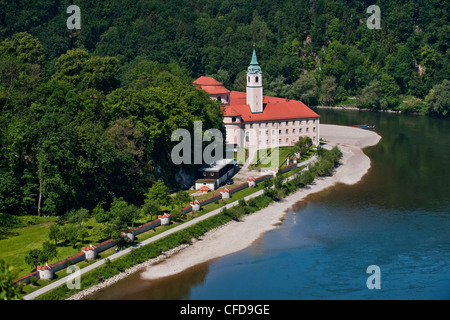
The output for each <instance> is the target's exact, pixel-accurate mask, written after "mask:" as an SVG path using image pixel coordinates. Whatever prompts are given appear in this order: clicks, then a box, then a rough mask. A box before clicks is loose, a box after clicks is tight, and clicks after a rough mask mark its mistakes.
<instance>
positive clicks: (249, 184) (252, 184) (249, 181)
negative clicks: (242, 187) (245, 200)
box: [247, 177, 256, 188]
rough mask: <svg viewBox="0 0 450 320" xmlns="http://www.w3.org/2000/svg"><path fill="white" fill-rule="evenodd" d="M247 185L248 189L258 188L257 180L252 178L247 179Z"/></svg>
mask: <svg viewBox="0 0 450 320" xmlns="http://www.w3.org/2000/svg"><path fill="white" fill-rule="evenodd" d="M247 183H248V187H249V188H254V187H256V182H255V178H253V177H250V178H248V179H247Z"/></svg>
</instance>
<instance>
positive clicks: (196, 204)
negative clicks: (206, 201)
mask: <svg viewBox="0 0 450 320" xmlns="http://www.w3.org/2000/svg"><path fill="white" fill-rule="evenodd" d="M190 204H191V207H192V211H200V209H201V205H200V201H198V200H195V201H194V202H192V201H191V203H190Z"/></svg>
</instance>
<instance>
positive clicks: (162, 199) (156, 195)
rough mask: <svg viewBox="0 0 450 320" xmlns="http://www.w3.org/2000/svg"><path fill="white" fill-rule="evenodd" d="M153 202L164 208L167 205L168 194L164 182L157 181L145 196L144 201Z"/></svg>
mask: <svg viewBox="0 0 450 320" xmlns="http://www.w3.org/2000/svg"><path fill="white" fill-rule="evenodd" d="M150 200H153V201H155V202H156V203H157V204H158V205H160V206H166V205H168V204H169V194H168V192H167V187H166V186H165V185H164V182H162V181H161V180H158V181H157V182H155V183H154V184H153V185H152V186H151V187H150V188H149V190H148V192H147V193H146V194H145V201H150Z"/></svg>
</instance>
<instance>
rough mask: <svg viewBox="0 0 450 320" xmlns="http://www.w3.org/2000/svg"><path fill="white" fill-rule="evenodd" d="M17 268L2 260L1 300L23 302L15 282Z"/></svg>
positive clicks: (0, 270)
mask: <svg viewBox="0 0 450 320" xmlns="http://www.w3.org/2000/svg"><path fill="white" fill-rule="evenodd" d="M17 271H18V270H17V268H15V267H13V266H9V265H7V264H6V263H5V261H4V260H0V300H21V299H20V293H19V289H20V288H17V289H16V284H15V283H14V282H13V281H14V280H15V279H16V276H17Z"/></svg>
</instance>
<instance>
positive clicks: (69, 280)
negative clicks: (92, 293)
mask: <svg viewBox="0 0 450 320" xmlns="http://www.w3.org/2000/svg"><path fill="white" fill-rule="evenodd" d="M315 159H316V156H313V157H311V158H310V159H308V160H306V161H303V162H301V163H300V164H299V166H300V165H304V164H307V163H310V162H311V161H314V160H315ZM294 177H295V176H290V177H288V178H287V179H286V181H289V180H292V179H293V178H294ZM263 193H264V190H259V191H257V192H255V193H252V194H251V195H248V196H247V197H244V199H245V200H246V201H247V200H250V199H251V198H255V197H257V196H260V195H261V194H263ZM238 202H239V201H234V202H232V203H229V204H227V205H225V206H223V207H220V208H218V209H216V210H213V211H211V212H208V213H206V214H204V215H202V216H200V217H197V218H195V219H192V220H190V221H188V222H185V223H183V224H181V225H179V226H176V227H174V228H172V229H169V230H167V231H164V232H162V233H160V234H158V235H156V236H154V237H151V238H149V239H147V240H144V241H142V242H139V243H137V244H135V245H133V246H130V247H128V248H127V249H124V250H121V251H119V252H117V253H114V254H112V255H110V256H109V257H107V258H105V259H102V260H99V261H97V262H95V263H93V264H91V265H89V266H87V267H85V268H83V269H81V270H80V271H79V272H80V273H81V274H80V276H81V275H83V274H85V273H86V272H89V271H91V270H94V269H95V268H97V267H99V266H101V265H103V264H104V263H105V262H106V259H109V260H110V261H112V260H115V259H117V258H120V257H122V256H123V255H125V254H127V253H130V251H131V250H133V249H135V248H139V247H142V246H145V245H147V244H149V243H152V242H154V241H157V240H159V239H161V238H163V237H166V236H168V235H170V234H172V233H174V232H177V231H180V230H183V229H185V228H188V227H190V226H192V225H193V224H196V223H197V222H200V221H202V220H205V219H208V218H210V217H212V216H214V215H216V214H219V213H220V212H221V211H222V210H223V208H224V207H225V208H231V207H234V206H235V205H237V204H238ZM73 276H74V275H73V274H68V275H67V276H66V277H64V278H61V279H59V280H57V281H55V282H52V283H50V284H48V285H46V286H45V287H43V288H40V289H38V290H36V291H34V292H32V293H30V294H28V295H26V296H24V297H23V299H24V300H33V299H35V298H36V297H38V296H40V295H41V294H44V293H45V292H48V291H50V290H53V289H55V288H57V287H59V286H61V285H64V284H65V283H72V281H73V280H72V278H73Z"/></svg>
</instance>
